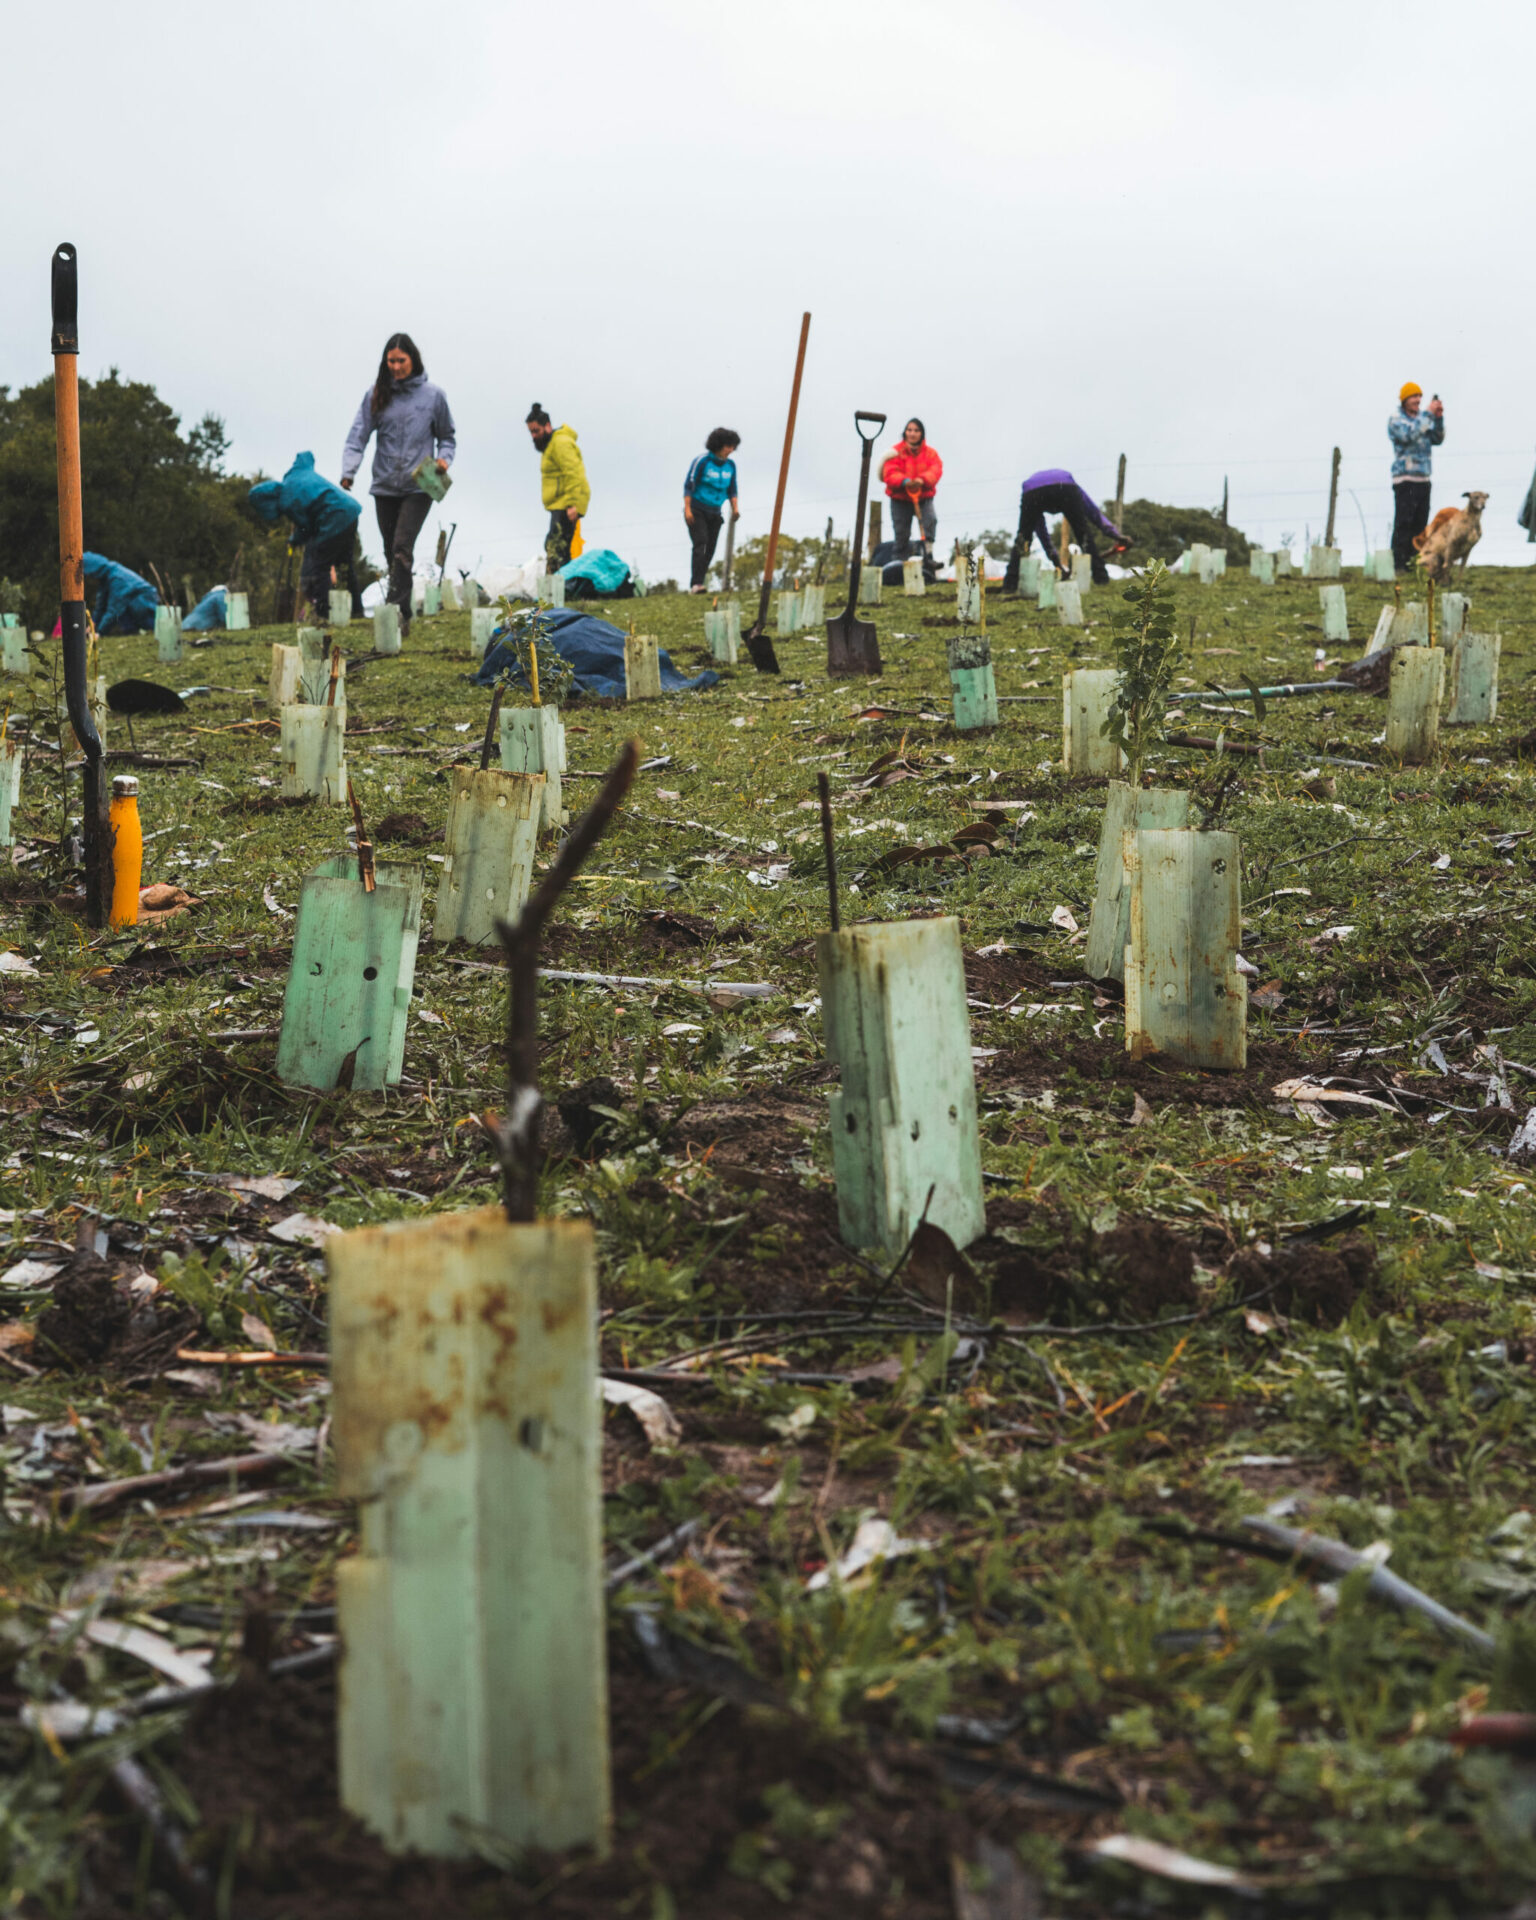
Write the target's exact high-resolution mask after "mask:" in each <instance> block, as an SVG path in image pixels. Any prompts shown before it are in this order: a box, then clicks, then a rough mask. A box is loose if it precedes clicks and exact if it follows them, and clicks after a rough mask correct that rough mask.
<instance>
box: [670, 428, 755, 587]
mask: <svg viewBox="0 0 1536 1920" xmlns="http://www.w3.org/2000/svg"><path fill="white" fill-rule="evenodd" d="M740 445H741V435H740V434H739V433H733V432H732V431H731V429H730V428H729V427H716V428H715V430H714V432H713V433H712V434H711V435H710V436H709V438H708V439H707V440H706V441H705V442H704V451H703V452H702V453H701V454H699V455H698V457H697V458H696V459H695V460H694V462H693V464H692V466H690V467H689V469H688V472H687V475H686V477H685V478H684V480H683V518H684V520H686V521H687V523H688V532H689V534H690V535H691V537H692V540H693V573H692V575H691V581H690V586H689V592H690V593H702V592H703V591H704V582H705V581H706V579H707V578H708V577H709V563H710V561H711V560H713V559H714V557H715V543H716V541H717V540H718V539H719V538H720V529H721V527H722V526H723V525H724V524H725V508H726V504H727V502H729V504H730V509H731V518H732V519H733V520H739V519H740V518H741V505H740V503H739V501H738V500H737V498H736V462H735V461H734V460H733V459H732V458H731V456H732V454H734V453H735V451H736V449H737V448H738V447H739V446H740Z"/></svg>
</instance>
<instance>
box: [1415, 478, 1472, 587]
mask: <svg viewBox="0 0 1536 1920" xmlns="http://www.w3.org/2000/svg"><path fill="white" fill-rule="evenodd" d="M1461 497H1462V499H1463V500H1465V501H1466V503H1467V504H1466V506H1465V508H1462V507H1442V508H1441V509H1440V511H1439V512H1438V513H1437V514H1436V515H1435V517H1434V519H1433V520H1432V521H1431V522H1430V524H1429V526H1428V527H1427V528H1426V529H1425V531H1424V532H1423V533H1420V534H1415V536H1414V541H1413V544H1414V545H1415V546H1416V547H1417V548H1418V550H1419V565H1420V566H1421V567H1422V568H1423V569H1424V571H1425V572H1426V573H1427V574H1428V575H1429V577H1430V579H1431V580H1433V581H1434V582H1435V583H1436V584H1437V585H1443V584H1444V582H1445V581H1446V580H1447V579H1448V578H1449V577H1450V572H1451V568H1452V567H1453V566H1454V565H1455V564H1456V562H1457V561H1458V560H1459V561H1460V562H1461V571H1462V573H1463V574H1465V573H1466V571H1467V557H1468V555H1469V554H1470V553H1471V551H1472V549H1473V548H1474V547H1475V546H1476V545H1477V543H1478V541H1479V540H1481V539H1482V537H1483V508H1484V507H1486V506H1487V504H1488V496H1487V494H1486V493H1464V494H1463V495H1462V496H1461Z"/></svg>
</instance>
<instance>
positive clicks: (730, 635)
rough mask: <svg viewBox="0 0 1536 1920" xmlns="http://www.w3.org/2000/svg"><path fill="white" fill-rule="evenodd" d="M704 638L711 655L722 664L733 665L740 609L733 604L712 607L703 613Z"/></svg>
mask: <svg viewBox="0 0 1536 1920" xmlns="http://www.w3.org/2000/svg"><path fill="white" fill-rule="evenodd" d="M704 638H705V639H706V640H707V641H708V642H709V651H710V653H711V655H712V656H713V657H714V658H715V659H716V660H718V661H719V662H720V663H721V665H722V666H727V667H734V666H735V664H736V657H737V647H738V645H739V642H740V640H741V610H740V608H739V607H737V606H735V605H734V604H733V605H731V606H729V607H713V608H711V609H710V610H709V611H708V612H707V613H706V614H705V615H704Z"/></svg>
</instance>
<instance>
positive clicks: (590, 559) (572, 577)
mask: <svg viewBox="0 0 1536 1920" xmlns="http://www.w3.org/2000/svg"><path fill="white" fill-rule="evenodd" d="M560 578H561V579H562V580H564V582H565V584H566V589H567V591H569V590H570V587H571V586H572V584H573V583H574V582H575V581H577V580H585V581H587V582H589V583H590V585H591V587H592V590H593V592H594V593H598V594H602V595H604V596H605V597H606V596H607V595H609V594H614V593H617V592H618V590H619V588H620V587H622V586H623V584H624V582H625V581H626V580H627V579H628V578H629V568H628V567H627V566H626V565H625V563H624V562H623V561H622V560H621V559H620V558H619V556H618V555H617V554H616V553H615V552H614V551H613V549H612V547H594V548H593V549H592V551H591V552H590V553H584V554H582V555H581V557H580V558H579V559H576V560H568V561H567V562H566V563H565V565H564V566H563V567H562V568H561V569H560ZM576 597H580V596H576Z"/></svg>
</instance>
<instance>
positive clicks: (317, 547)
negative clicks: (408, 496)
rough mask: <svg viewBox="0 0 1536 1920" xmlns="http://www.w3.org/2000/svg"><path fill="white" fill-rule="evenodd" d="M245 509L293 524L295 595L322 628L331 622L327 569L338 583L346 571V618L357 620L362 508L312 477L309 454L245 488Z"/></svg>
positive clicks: (272, 524)
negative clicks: (299, 559) (298, 560)
mask: <svg viewBox="0 0 1536 1920" xmlns="http://www.w3.org/2000/svg"><path fill="white" fill-rule="evenodd" d="M249 498H250V502H251V506H252V507H253V508H254V509H255V511H256V513H257V514H258V515H260V517H261V518H262V519H263V520H265V521H266V523H267V525H268V526H269V527H275V526H276V525H277V523H278V521H279V519H282V518H286V519H288V520H290V521H292V523H293V538H294V541H295V542H296V543H297V544H299V545H302V547H303V549H304V564H303V566H302V567H301V568H300V569H299V592H300V594H301V595H302V596H303V598H304V599H306V600H307V601H308V602H309V604H310V605H311V606H312V607H313V608H314V610H315V617H316V618H317V619H318V620H319V621H320V622H321V624H322V625H323V624H324V623H325V622H326V621H328V620H329V619H330V617H331V579H332V574H331V569H332V568H333V567H334V568H335V569H336V578H338V579H339V578H340V576H341V571H342V569H343V568H345V570H346V579H347V586H348V587H349V588H350V589H351V593H352V618H353V619H354V620H360V619H361V618H362V614H363V597H362V595H361V594H360V593H359V592H358V590H357V561H356V558H355V555H356V551H357V523H358V520H359V519H360V518H361V516H362V511H363V509H362V507H361V506H360V504H359V503H358V502H357V501H356V500H354V499H352V498H351V496H350V495H348V494H345V493H343V492H342V490H341V488H340V487H338V486H336V485H335V484H334V482H332V481H330V480H327V479H325V478H324V477H323V475H321V474H318V473H316V472H315V456H314V455H313V454H312V453H296V454H295V455H294V456H293V465H292V466H291V467H290V468H289V469H288V471H287V472H286V473H285V474H284V475H283V477H282V479H281V480H263V481H261V482H260V483H259V485H257V486H254V487H252V488H251V491H250V495H249Z"/></svg>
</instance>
